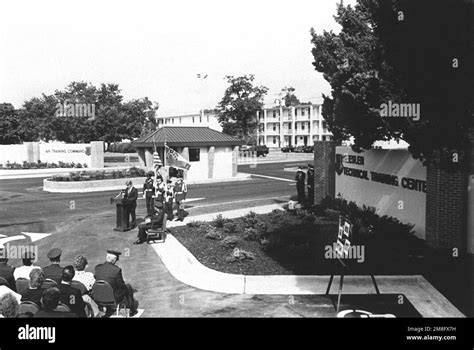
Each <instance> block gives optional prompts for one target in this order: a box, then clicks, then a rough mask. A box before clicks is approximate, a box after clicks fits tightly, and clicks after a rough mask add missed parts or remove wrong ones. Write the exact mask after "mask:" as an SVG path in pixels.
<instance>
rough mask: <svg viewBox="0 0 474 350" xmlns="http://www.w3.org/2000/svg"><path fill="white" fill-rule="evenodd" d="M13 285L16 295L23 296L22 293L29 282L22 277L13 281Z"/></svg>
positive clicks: (28, 285)
mask: <svg viewBox="0 0 474 350" xmlns="http://www.w3.org/2000/svg"><path fill="white" fill-rule="evenodd" d="M15 284H16V292H17V293H18V294H23V292H24V291H25V290H27V289H28V288H29V287H30V281H29V280H27V279H26V278H23V277H21V278H19V279H17V280H16V281H15Z"/></svg>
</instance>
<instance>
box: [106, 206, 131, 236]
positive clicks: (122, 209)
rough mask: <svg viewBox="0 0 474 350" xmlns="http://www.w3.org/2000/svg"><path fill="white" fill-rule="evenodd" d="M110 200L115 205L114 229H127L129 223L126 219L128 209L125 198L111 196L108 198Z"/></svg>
mask: <svg viewBox="0 0 474 350" xmlns="http://www.w3.org/2000/svg"><path fill="white" fill-rule="evenodd" d="M110 202H111V203H115V206H116V207H117V221H116V227H115V228H114V231H120V232H124V231H129V230H130V223H129V221H128V210H127V205H126V200H125V199H123V198H120V197H119V198H117V197H112V198H110Z"/></svg>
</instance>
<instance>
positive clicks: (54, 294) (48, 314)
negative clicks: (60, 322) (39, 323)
mask: <svg viewBox="0 0 474 350" xmlns="http://www.w3.org/2000/svg"><path fill="white" fill-rule="evenodd" d="M60 296H61V292H60V291H59V289H58V288H56V287H51V288H48V289H46V290H45V291H44V293H43V296H42V297H41V304H42V305H43V309H42V310H40V311H38V312H37V313H36V314H35V315H34V316H33V317H34V318H64V317H72V318H73V317H77V315H76V314H75V313H73V312H62V311H55V309H56V308H57V307H58V305H59V298H60Z"/></svg>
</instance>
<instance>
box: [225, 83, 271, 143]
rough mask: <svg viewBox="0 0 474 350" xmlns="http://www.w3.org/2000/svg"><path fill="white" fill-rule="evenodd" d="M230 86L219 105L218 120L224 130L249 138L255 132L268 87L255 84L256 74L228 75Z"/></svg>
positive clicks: (244, 138) (245, 138)
mask: <svg viewBox="0 0 474 350" xmlns="http://www.w3.org/2000/svg"><path fill="white" fill-rule="evenodd" d="M225 79H227V82H228V83H229V87H228V88H227V89H226V90H225V93H224V97H223V98H222V100H221V102H220V103H219V105H218V106H217V108H218V111H219V112H218V120H219V123H220V124H221V125H222V128H223V132H225V133H227V134H229V135H233V136H237V137H239V138H241V139H243V140H246V141H247V140H248V139H249V138H250V137H251V136H252V134H253V133H254V132H255V130H256V128H257V125H258V122H257V117H256V115H257V111H259V110H260V109H261V108H262V107H263V98H264V97H265V95H266V93H267V91H268V88H267V87H265V86H254V84H253V81H254V79H255V77H254V75H252V74H250V75H244V76H241V77H234V76H226V77H225Z"/></svg>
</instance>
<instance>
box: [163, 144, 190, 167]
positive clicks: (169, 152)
mask: <svg viewBox="0 0 474 350" xmlns="http://www.w3.org/2000/svg"><path fill="white" fill-rule="evenodd" d="M165 150H166V151H165V158H166V165H167V166H171V167H173V168H178V169H184V170H189V169H190V168H191V164H189V162H188V161H187V160H186V159H184V158H183V156H181V155H180V154H179V153H178V152H176V151H175V150H174V149H172V148H169V147H168V146H165Z"/></svg>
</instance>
